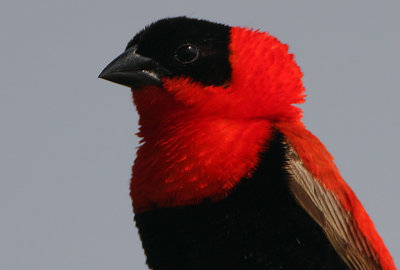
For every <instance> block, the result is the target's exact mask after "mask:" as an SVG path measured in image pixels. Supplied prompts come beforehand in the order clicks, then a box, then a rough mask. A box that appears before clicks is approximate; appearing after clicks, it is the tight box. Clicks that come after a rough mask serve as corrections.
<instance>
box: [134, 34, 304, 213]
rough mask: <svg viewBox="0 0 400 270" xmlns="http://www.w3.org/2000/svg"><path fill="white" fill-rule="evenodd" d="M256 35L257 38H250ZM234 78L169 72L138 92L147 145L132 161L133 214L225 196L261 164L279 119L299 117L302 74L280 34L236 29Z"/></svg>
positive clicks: (232, 51) (289, 120)
mask: <svg viewBox="0 0 400 270" xmlns="http://www.w3.org/2000/svg"><path fill="white" fill-rule="evenodd" d="M250 40H251V42H249V41H250ZM229 61H230V63H231V68H232V76H231V81H230V82H227V83H226V85H224V86H203V85H201V84H200V83H197V82H194V81H192V80H191V79H190V78H184V77H179V78H176V77H174V78H169V79H165V80H164V84H163V88H156V87H148V88H146V89H142V90H139V91H133V98H134V102H135V104H136V107H137V110H138V113H139V115H140V121H139V124H140V132H139V134H138V135H139V136H140V137H142V138H143V139H142V145H141V146H140V148H139V150H138V152H137V158H136V160H135V164H134V166H133V177H132V182H131V196H132V199H133V205H134V209H135V212H143V211H147V210H150V209H151V208H152V207H154V206H159V207H172V206H178V205H188V204H195V203H198V202H200V201H202V200H203V199H205V198H207V199H210V200H218V199H220V198H223V197H225V196H226V195H227V194H228V193H229V191H230V190H231V188H232V187H233V186H234V185H235V184H236V183H237V182H238V181H239V180H240V179H242V178H243V177H249V176H250V175H251V173H252V170H254V168H255V167H256V166H257V163H258V158H259V154H260V153H261V152H262V151H264V150H265V149H264V148H265V147H267V143H266V142H267V141H268V140H269V139H270V137H271V129H272V127H273V125H274V124H275V123H281V122H284V123H293V122H299V121H300V118H301V110H300V109H299V108H297V107H294V106H293V105H292V104H295V103H301V102H303V101H304V95H303V91H304V88H303V86H302V82H301V77H302V73H301V71H300V69H299V67H298V66H297V65H296V63H295V61H294V60H293V55H291V54H289V53H288V47H287V46H286V45H283V44H281V43H280V42H279V41H278V40H277V39H276V38H274V37H272V36H270V35H268V34H266V33H260V32H253V31H250V30H247V29H244V28H237V27H235V28H232V29H231V43H230V59H229Z"/></svg>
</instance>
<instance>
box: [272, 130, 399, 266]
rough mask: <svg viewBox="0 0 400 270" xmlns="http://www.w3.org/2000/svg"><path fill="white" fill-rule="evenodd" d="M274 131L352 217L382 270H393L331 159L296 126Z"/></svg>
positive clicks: (388, 258)
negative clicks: (279, 132)
mask: <svg viewBox="0 0 400 270" xmlns="http://www.w3.org/2000/svg"><path fill="white" fill-rule="evenodd" d="M277 128H278V129H279V130H280V131H281V132H282V133H283V134H284V135H285V137H286V138H287V140H288V142H290V143H291V144H292V146H293V147H294V148H295V150H296V152H297V153H298V155H299V157H300V158H301V160H302V161H303V163H304V166H305V167H306V168H307V169H308V171H309V172H310V173H311V174H312V175H313V176H314V177H315V179H316V180H318V181H319V182H320V183H322V184H323V185H324V186H325V187H326V188H328V189H329V190H330V191H332V192H333V193H334V194H335V195H336V197H337V198H338V199H339V201H340V202H341V203H342V205H343V206H344V208H345V209H346V210H347V211H349V212H350V213H351V214H352V216H353V218H354V220H355V222H356V225H357V227H358V228H359V229H360V231H361V233H362V234H363V235H364V236H365V238H366V239H367V241H368V242H369V243H370V244H371V245H372V246H373V248H374V249H375V251H376V253H377V254H378V256H379V261H380V263H381V265H382V269H383V270H396V267H395V265H394V262H393V259H392V256H391V255H390V253H389V251H388V250H387V248H386V246H385V244H384V243H383V240H382V238H381V237H380V236H379V234H378V232H377V231H376V229H375V226H374V224H373V222H372V220H371V218H370V217H369V216H368V214H367V212H366V211H365V209H364V207H363V206H362V204H361V202H360V201H359V200H358V198H357V197H356V195H355V194H354V192H353V191H352V190H351V188H350V187H349V186H348V185H347V184H346V182H345V181H344V180H343V178H342V176H341V175H340V173H339V170H338V169H337V167H336V165H335V163H334V162H333V157H332V156H331V155H330V154H329V152H328V151H327V150H326V148H325V146H324V145H323V144H322V143H321V142H320V141H319V139H318V138H317V137H315V136H314V135H313V134H312V133H311V132H309V131H308V130H307V129H306V128H305V127H304V125H303V124H302V123H300V122H299V123H297V124H294V123H293V124H291V125H287V124H285V123H280V124H277Z"/></svg>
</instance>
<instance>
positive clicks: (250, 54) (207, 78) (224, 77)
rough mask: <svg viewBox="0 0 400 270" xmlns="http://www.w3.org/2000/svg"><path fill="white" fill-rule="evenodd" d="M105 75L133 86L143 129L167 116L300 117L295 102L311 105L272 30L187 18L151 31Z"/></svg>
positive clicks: (163, 22)
mask: <svg viewBox="0 0 400 270" xmlns="http://www.w3.org/2000/svg"><path fill="white" fill-rule="evenodd" d="M99 77H100V78H103V79H106V80H109V81H112V82H116V83H119V84H122V85H125V86H128V87H131V88H132V90H133V97H134V101H135V104H136V106H137V109H138V112H139V114H140V116H141V121H142V124H143V121H145V119H149V121H156V119H161V118H166V117H167V116H168V117H169V118H172V117H173V118H187V117H197V118H199V117H200V118H201V117H220V118H228V119H259V118H261V119H267V120H270V121H272V122H275V121H293V120H299V119H300V118H301V110H300V109H299V108H297V107H295V106H293V104H297V103H302V102H303V101H304V94H303V92H304V87H303V84H302V81H301V78H302V72H301V70H300V68H299V67H298V65H297V64H296V62H295V60H294V56H293V54H290V53H289V52H288V46H287V45H285V44H282V43H281V42H280V41H279V40H278V39H276V38H275V37H273V36H271V35H269V34H268V33H265V32H259V31H253V30H251V29H247V28H241V27H230V26H227V25H223V24H219V23H213V22H209V21H205V20H198V19H192V18H187V17H177V18H167V19H162V20H159V21H157V22H155V23H153V24H151V25H149V26H147V27H146V28H144V29H143V30H142V31H141V32H139V33H138V34H137V35H136V36H135V37H134V38H133V39H132V40H131V41H130V42H129V43H128V46H127V47H126V50H125V52H123V53H122V54H121V55H120V56H118V57H117V58H116V59H115V60H114V61H112V62H111V63H110V64H109V65H108V66H107V67H106V68H105V69H104V70H103V72H102V73H101V74H100V75H99ZM179 115H181V116H179ZM168 117H167V118H168Z"/></svg>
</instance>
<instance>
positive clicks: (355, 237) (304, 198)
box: [286, 144, 382, 270]
mask: <svg viewBox="0 0 400 270" xmlns="http://www.w3.org/2000/svg"><path fill="white" fill-rule="evenodd" d="M286 159H287V163H286V169H287V172H288V173H289V176H290V177H289V187H290V189H291V191H292V192H293V194H294V196H295V198H296V199H297V201H298V202H299V204H300V205H301V206H302V207H303V208H304V209H305V210H306V211H307V212H308V213H309V215H310V216H311V217H312V218H313V219H314V220H315V221H316V222H317V223H318V224H319V225H320V226H321V227H322V229H323V230H324V232H325V234H326V236H327V238H328V239H329V241H330V242H331V244H332V245H333V247H334V248H335V250H336V251H337V253H338V254H339V256H340V257H341V258H342V259H343V260H344V261H345V262H346V264H347V265H348V266H349V267H350V269H354V270H375V269H382V268H381V266H380V263H379V259H378V256H377V254H376V252H375V250H374V249H373V247H372V246H371V245H370V244H369V242H368V241H367V240H366V238H365V237H364V235H363V234H362V233H361V232H360V230H359V229H358V227H357V224H356V223H355V220H354V219H353V217H352V215H351V213H350V212H349V211H347V210H346V209H344V207H343V205H342V204H341V203H340V201H339V200H338V198H337V197H336V196H335V194H334V193H333V192H332V191H330V190H329V189H327V188H326V187H325V186H324V185H323V184H322V183H320V182H319V181H317V180H316V179H315V178H314V177H313V176H312V174H311V173H310V172H309V171H308V170H307V169H306V168H305V166H304V164H303V162H302V161H301V159H300V157H299V155H298V154H297V152H296V151H295V149H294V148H293V146H291V145H290V144H287V151H286Z"/></svg>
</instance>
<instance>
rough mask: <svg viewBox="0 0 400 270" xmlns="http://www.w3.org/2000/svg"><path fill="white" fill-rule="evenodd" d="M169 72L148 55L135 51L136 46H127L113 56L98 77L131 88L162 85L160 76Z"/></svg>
mask: <svg viewBox="0 0 400 270" xmlns="http://www.w3.org/2000/svg"><path fill="white" fill-rule="evenodd" d="M169 74H170V72H169V71H168V70H167V69H166V68H164V67H163V66H161V65H160V64H158V63H157V62H156V61H154V60H153V59H151V58H149V57H145V56H141V55H140V54H137V53H136V47H132V48H129V49H128V50H126V51H125V52H124V53H123V54H121V55H120V56H118V57H117V58H115V59H114V60H113V61H112V62H111V63H110V64H109V65H108V66H107V67H106V68H105V69H104V70H103V71H102V72H101V73H100V75H99V78H102V79H105V80H108V81H111V82H115V83H119V84H122V85H125V86H128V87H131V88H141V87H143V86H149V85H155V86H162V82H161V78H162V77H163V76H168V75H169Z"/></svg>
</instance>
